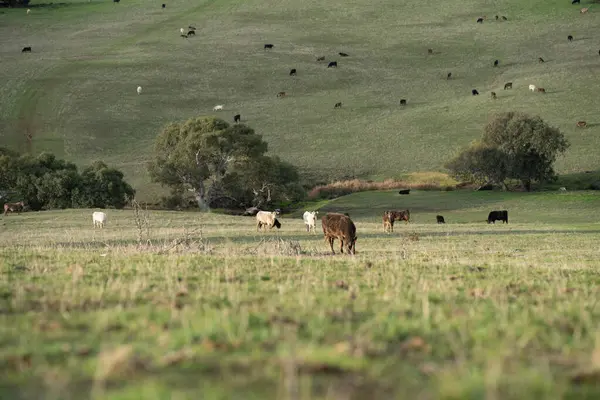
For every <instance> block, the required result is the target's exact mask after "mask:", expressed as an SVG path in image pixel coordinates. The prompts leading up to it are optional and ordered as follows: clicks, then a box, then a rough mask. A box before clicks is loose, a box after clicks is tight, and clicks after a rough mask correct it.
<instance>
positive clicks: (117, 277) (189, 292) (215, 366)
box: [0, 193, 600, 399]
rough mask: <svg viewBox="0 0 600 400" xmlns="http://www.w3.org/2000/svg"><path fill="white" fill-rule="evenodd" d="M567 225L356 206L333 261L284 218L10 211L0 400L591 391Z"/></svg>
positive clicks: (573, 232) (582, 251) (584, 231)
mask: <svg viewBox="0 0 600 400" xmlns="http://www.w3.org/2000/svg"><path fill="white" fill-rule="evenodd" d="M361 195H363V194H358V195H353V196H348V198H343V199H339V201H340V202H341V201H348V202H350V201H351V200H352V199H353V198H354V199H355V200H356V196H359V197H360V196H361ZM374 195H378V196H384V195H385V193H383V194H381V193H378V194H374ZM452 195H453V196H454V197H448V198H447V204H454V205H456V206H458V204H460V203H461V202H462V203H464V202H465V200H466V199H465V198H461V195H462V194H461V193H453V194H451V196H452ZM552 195H553V194H552ZM411 196H412V194H411ZM548 196H550V195H548ZM567 196H569V194H568V195H567ZM409 197H410V196H409ZM548 199H549V197H548V198H546V200H548ZM498 200H499V199H491V198H490V199H488V200H487V205H488V206H491V205H493V202H494V201H498ZM512 200H513V201H520V205H521V206H526V205H527V204H530V205H531V204H534V203H537V204H540V203H539V202H540V200H541V199H540V198H537V199H531V200H532V202H531V203H528V201H529V200H528V199H526V198H520V199H512ZM364 201H366V200H364ZM424 202H425V203H426V201H424ZM571 202H572V204H574V205H576V206H578V207H581V208H585V207H586V206H585V204H586V200H585V199H582V198H578V197H577V196H572V197H571ZM430 203H431V204H433V199H430ZM552 204H554V206H553V205H552ZM545 207H546V208H545V209H546V212H547V214H549V215H557V214H558V210H559V209H560V208H561V207H562V206H561V204H560V203H556V202H552V201H547V202H546V203H545ZM465 210H468V205H467V208H466V209H465ZM459 211H460V210H459V209H458V207H456V209H455V210H454V211H448V212H450V214H448V213H447V215H453V214H454V213H458V212H459ZM357 212H358V210H354V211H351V213H357ZM465 212H466V213H467V212H468V211H465ZM473 213H474V214H473V215H474V216H475V215H478V214H476V211H473ZM419 215H420V214H419V212H417V211H415V212H413V216H414V217H415V218H418V216H419ZM573 218H574V222H573V223H574V225H567V224H566V223H561V222H552V221H548V222H546V223H543V224H540V223H534V222H520V221H516V222H514V223H513V222H511V223H510V224H509V225H495V226H494V225H491V226H488V225H487V224H485V223H481V222H474V221H472V222H465V223H460V224H447V225H445V226H438V225H434V224H430V223H427V224H424V223H413V224H410V225H408V226H407V225H403V224H399V225H397V226H396V227H395V228H396V232H395V233H394V234H390V235H385V234H382V233H381V231H380V229H381V227H380V223H379V214H378V213H375V212H373V213H372V214H370V215H368V214H367V213H364V214H362V215H357V216H356V217H355V219H356V221H357V229H358V235H359V241H358V246H357V248H358V254H357V255H356V256H354V257H350V256H341V255H337V256H335V257H332V256H330V255H329V254H328V249H327V248H326V247H325V244H324V242H323V239H322V236H321V235H311V234H308V233H306V232H303V225H302V221H301V220H300V219H299V218H283V219H282V225H283V226H282V229H281V230H280V231H279V232H269V233H262V234H257V233H256V232H255V230H254V224H253V223H254V220H253V219H252V218H243V217H230V216H222V215H200V214H197V213H176V212H151V213H149V214H148V215H147V221H148V228H147V229H146V227H144V226H142V229H141V230H138V228H137V227H136V225H135V220H134V217H133V212H132V211H120V212H119V211H110V210H109V225H108V226H107V228H106V229H104V230H102V231H100V230H96V231H94V230H93V228H91V212H90V211H87V210H77V211H61V212H44V213H28V214H27V213H26V214H22V215H21V216H16V215H15V216H12V215H11V216H9V217H6V218H4V219H3V220H2V222H1V223H0V226H1V227H2V230H1V231H0V343H1V344H0V397H2V398H11V399H41V398H44V399H79V398H90V397H91V398H111V399H133V398H144V399H175V398H180V399H183V398H190V399H192V398H194V399H196V398H203V399H231V398H244V399H282V398H311V399H362V398H367V397H370V398H377V399H389V398H420V399H434V398H447V399H450V398H452V399H466V398H473V399H483V398H486V399H490V398H502V399H523V398H540V399H541V398H543V399H559V398H573V399H575V398H577V399H582V398H586V397H587V398H597V396H598V395H600V391H599V390H598V386H596V384H597V382H598V379H599V378H598V376H599V375H598V374H599V372H598V371H599V370H600V337H598V336H597V332H598V327H599V322H600V308H599V307H598V304H597V299H598V295H599V293H598V288H599V287H600V286H599V284H600V274H599V273H598V267H599V266H600V262H599V261H598V260H599V259H600V250H599V249H598V246H597V243H598V240H599V239H600V229H598V228H599V225H598V223H596V222H593V221H589V220H586V219H585V217H584V216H583V215H581V216H579V214H576V215H575V216H574V217H573ZM183 239H185V240H183ZM282 243H283V244H289V243H297V244H299V245H300V246H301V248H302V251H301V252H300V254H297V255H295V256H289V255H285V254H292V253H293V252H292V253H290V252H288V251H287V250H286V249H288V250H289V248H290V247H278V245H279V244H282ZM296 249H297V248H296ZM336 250H337V249H336Z"/></svg>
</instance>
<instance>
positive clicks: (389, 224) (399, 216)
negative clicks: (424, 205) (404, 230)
mask: <svg viewBox="0 0 600 400" xmlns="http://www.w3.org/2000/svg"><path fill="white" fill-rule="evenodd" d="M409 220H410V211H408V210H402V211H385V212H384V213H383V231H384V232H394V221H406V223H408V222H409Z"/></svg>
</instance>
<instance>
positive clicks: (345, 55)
mask: <svg viewBox="0 0 600 400" xmlns="http://www.w3.org/2000/svg"><path fill="white" fill-rule="evenodd" d="M338 54H339V55H340V56H342V57H348V54H346V53H338Z"/></svg>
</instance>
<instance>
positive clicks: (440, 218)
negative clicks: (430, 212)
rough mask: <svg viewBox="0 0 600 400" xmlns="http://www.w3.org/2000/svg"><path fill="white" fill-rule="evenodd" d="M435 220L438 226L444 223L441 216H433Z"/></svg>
mask: <svg viewBox="0 0 600 400" xmlns="http://www.w3.org/2000/svg"><path fill="white" fill-rule="evenodd" d="M435 220H436V221H437V223H438V224H445V223H446V221H444V217H443V216H441V215H436V216H435Z"/></svg>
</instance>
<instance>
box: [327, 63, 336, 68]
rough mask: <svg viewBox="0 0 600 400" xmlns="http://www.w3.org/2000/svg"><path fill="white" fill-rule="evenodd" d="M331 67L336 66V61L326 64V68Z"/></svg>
mask: <svg viewBox="0 0 600 400" xmlns="http://www.w3.org/2000/svg"><path fill="white" fill-rule="evenodd" d="M333 67H336V68H337V61H331V62H330V63H329V64H327V68H333Z"/></svg>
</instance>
